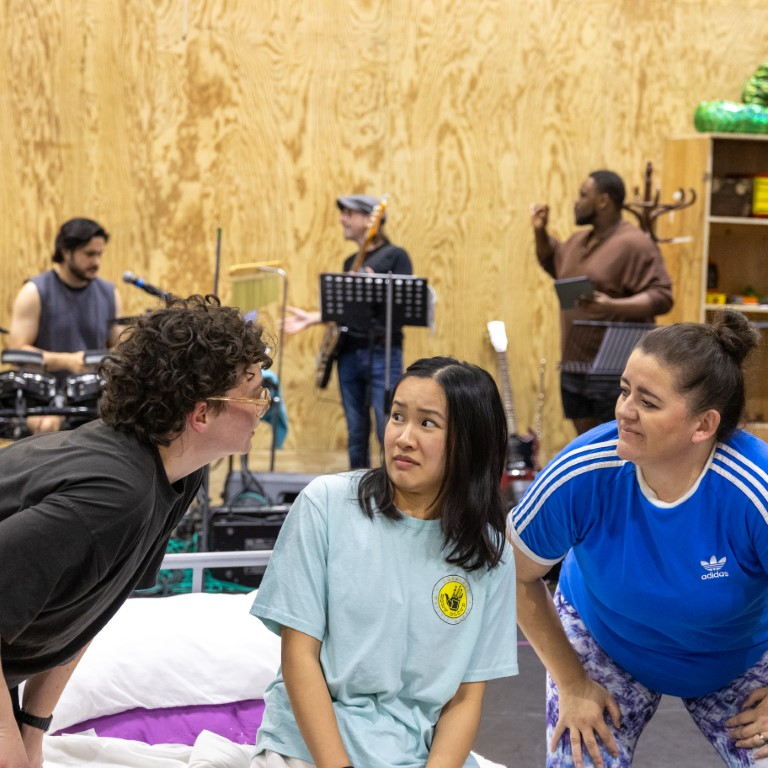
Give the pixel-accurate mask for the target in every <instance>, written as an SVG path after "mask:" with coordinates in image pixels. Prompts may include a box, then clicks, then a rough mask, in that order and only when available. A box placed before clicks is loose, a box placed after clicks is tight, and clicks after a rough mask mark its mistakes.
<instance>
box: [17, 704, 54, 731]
mask: <svg viewBox="0 0 768 768" xmlns="http://www.w3.org/2000/svg"><path fill="white" fill-rule="evenodd" d="M15 714H16V722H17V723H18V724H19V725H29V726H32V728H39V729H40V730H41V731H47V730H48V729H49V728H50V727H51V721H52V720H53V715H50V716H49V717H37V715H30V714H29V712H25V711H24V710H23V709H17V710H16V713H15Z"/></svg>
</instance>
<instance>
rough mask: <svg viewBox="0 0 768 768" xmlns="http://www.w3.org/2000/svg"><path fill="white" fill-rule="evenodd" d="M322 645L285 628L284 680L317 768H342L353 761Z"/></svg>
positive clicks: (283, 632)
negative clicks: (324, 665) (343, 735)
mask: <svg viewBox="0 0 768 768" xmlns="http://www.w3.org/2000/svg"><path fill="white" fill-rule="evenodd" d="M320 646H321V643H320V641H319V640H317V639H316V638H314V637H311V636H310V635H307V634H305V633H304V632H299V631H298V630H296V629H290V628H289V627H283V628H282V630H281V665H282V670H283V680H284V681H285V689H286V691H287V692H288V699H289V700H290V702H291V708H292V709H293V715H294V717H295V718H296V724H297V725H298V726H299V731H300V732H301V736H302V738H303V739H304V743H305V744H306V745H307V749H309V753H310V754H311V755H312V759H313V761H314V763H315V765H316V766H317V768H343V766H347V765H350V760H349V757H348V756H347V752H346V749H345V748H344V743H343V742H342V740H341V734H340V733H339V726H338V723H337V722H336V713H335V712H334V710H333V703H332V702H331V694H330V693H329V691H328V685H327V684H326V682H325V677H324V675H323V669H322V667H321V666H320Z"/></svg>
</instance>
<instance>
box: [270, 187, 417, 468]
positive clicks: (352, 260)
mask: <svg viewBox="0 0 768 768" xmlns="http://www.w3.org/2000/svg"><path fill="white" fill-rule="evenodd" d="M380 202H381V201H380V200H379V198H377V197H374V196H372V195H363V194H354V195H343V196H341V197H339V198H337V199H336V206H337V208H338V209H339V223H340V224H341V227H342V230H343V233H344V239H345V240H350V241H351V242H354V243H356V244H357V246H358V251H357V252H356V253H353V254H351V255H350V256H348V257H347V258H346V259H345V261H344V265H343V268H342V269H343V271H344V272H349V271H350V270H352V271H360V272H370V273H383V274H386V273H388V272H391V273H392V274H395V275H411V274H413V267H412V264H411V258H410V256H409V255H408V253H407V252H406V251H405V250H404V249H403V248H400V247H399V246H397V245H393V244H392V243H391V242H390V241H389V238H388V237H387V235H386V233H385V232H384V230H383V226H384V223H385V222H386V218H387V217H386V212H384V213H383V214H382V215H381V218H380V221H376V218H377V217H375V216H372V214H373V213H374V211H376V210H377V206H378V205H379V203H380ZM353 267H354V268H355V269H353ZM321 322H322V316H321V314H320V312H319V311H312V310H305V309H300V308H298V307H291V306H289V307H287V316H286V319H285V322H284V324H283V328H284V330H285V332H286V333H288V334H292V333H298V332H299V331H303V330H304V329H305V328H308V327H309V326H311V325H316V324H318V323H321ZM334 360H335V362H336V364H337V374H338V380H339V390H340V392H341V402H342V407H343V408H344V417H345V419H346V422H347V441H348V451H349V465H350V469H359V468H363V467H370V466H371V456H370V447H369V444H370V433H371V409H372V410H373V413H374V417H375V424H376V436H377V438H378V440H379V444H380V445H381V444H383V443H382V441H383V439H384V425H385V423H386V419H387V414H386V412H385V403H384V400H385V391H384V390H385V386H386V381H385V377H386V363H387V360H386V350H385V322H384V315H383V312H382V313H381V316H380V317H375V318H374V319H373V321H372V324H371V325H370V326H368V325H366V326H354V325H352V324H349V325H348V326H346V327H345V329H343V332H342V333H341V334H340V336H339V340H338V344H337V345H336V346H335V348H334V350H333V352H332V355H329V360H328V364H329V365H332V363H333V361H334ZM389 367H390V382H391V384H392V385H394V384H395V383H396V382H397V380H398V379H399V378H400V375H401V374H402V372H403V329H402V326H398V325H395V326H393V327H392V338H391V349H390V359H389Z"/></svg>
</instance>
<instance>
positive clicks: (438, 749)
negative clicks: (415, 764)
mask: <svg viewBox="0 0 768 768" xmlns="http://www.w3.org/2000/svg"><path fill="white" fill-rule="evenodd" d="M484 695H485V683H484V682H481V683H462V684H461V685H460V686H459V689H458V691H456V693H455V695H454V696H453V698H452V699H451V700H450V701H449V702H448V703H447V704H446V705H445V706H444V707H443V711H442V712H441V713H440V718H439V719H438V721H437V725H436V726H435V738H434V740H433V741H432V747H431V748H430V750H429V758H428V759H427V765H426V768H461V766H463V765H464V763H465V762H466V759H467V756H468V755H469V753H470V750H471V749H472V744H473V742H474V740H475V736H476V735H477V728H478V726H479V725H480V714H481V712H482V708H483V696H484Z"/></svg>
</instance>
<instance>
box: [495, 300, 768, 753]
mask: <svg viewBox="0 0 768 768" xmlns="http://www.w3.org/2000/svg"><path fill="white" fill-rule="evenodd" d="M758 341H759V335H758V332H757V331H756V330H755V328H754V327H753V326H752V325H751V324H750V323H749V322H748V321H747V320H746V319H745V318H744V316H743V315H742V314H741V313H739V312H735V311H732V310H726V311H725V312H722V313H720V314H719V315H718V316H717V317H716V318H715V320H714V322H712V323H711V324H709V325H706V324H702V325H699V324H694V323H682V324H678V325H672V326H666V327H660V328H656V329H654V330H653V331H651V332H649V333H648V334H647V335H646V336H644V337H643V339H642V340H641V341H640V342H639V344H638V346H637V347H636V348H635V350H634V351H633V352H632V355H631V356H630V358H629V360H628V362H627V366H626V369H625V371H624V375H623V376H622V379H621V385H620V393H619V397H618V401H617V404H616V422H611V423H610V424H605V425H602V426H600V427H597V428H596V429H594V430H592V431H590V432H588V433H586V434H585V435H582V436H580V437H579V438H577V439H576V440H575V441H574V442H573V443H571V445H569V446H568V447H567V448H566V449H565V450H564V451H563V452H562V453H561V454H560V455H559V456H557V457H556V458H555V459H554V460H553V461H552V462H550V464H549V465H548V466H547V467H546V468H545V469H544V470H543V471H542V472H541V473H540V474H539V476H538V477H537V479H536V481H535V483H534V484H533V485H532V486H531V488H530V489H529V491H528V493H527V494H526V496H525V497H524V498H523V500H522V501H521V502H520V504H519V505H518V506H517V507H516V508H515V509H514V510H513V511H512V512H511V513H510V515H509V519H508V534H509V538H510V539H511V541H512V542H513V544H514V545H515V548H516V561H517V571H518V582H519V589H518V612H519V613H518V620H519V624H520V627H521V628H522V630H523V631H524V632H525V634H526V636H527V637H528V639H529V640H530V642H531V644H532V645H533V647H534V648H535V649H536V652H537V653H538V655H539V657H540V658H541V660H542V661H543V663H544V665H545V667H546V668H547V671H548V673H549V674H548V680H547V730H548V737H549V744H550V749H551V750H552V751H551V752H550V753H549V755H548V761H547V765H548V766H550V767H551V768H555V767H557V768H560V767H561V766H573V765H576V766H581V765H582V764H583V765H591V764H594V765H597V766H603V765H605V766H621V767H622V768H623V767H625V766H629V765H631V762H632V756H633V753H634V748H635V745H636V743H637V739H638V737H639V736H640V733H641V732H642V730H643V728H644V727H645V725H646V724H647V723H648V721H649V720H650V718H651V716H652V715H653V713H654V712H655V711H656V708H657V707H658V704H659V700H660V698H661V695H662V694H669V695H673V696H679V697H681V698H682V699H683V701H684V703H685V706H686V708H687V709H688V711H689V712H690V714H691V716H692V717H693V719H694V721H695V722H696V724H697V726H698V727H699V729H700V730H701V731H702V733H703V734H704V735H705V736H706V737H707V738H708V739H709V741H710V742H711V743H712V745H713V746H714V747H715V749H716V750H717V751H718V753H719V754H720V756H721V757H722V759H723V761H724V762H725V764H726V765H729V766H752V765H757V764H758V763H756V762H755V761H756V760H759V761H760V763H762V760H761V758H768V746H766V745H768V688H766V687H765V686H766V685H768V653H767V652H768V446H766V444H765V443H764V442H762V441H761V440H759V439H757V438H756V437H754V436H752V435H750V434H747V433H746V432H743V431H741V430H739V429H737V425H738V423H739V421H740V419H741V418H742V413H743V410H744V404H745V395H744V378H743V373H742V363H743V361H744V359H745V357H746V355H747V353H748V352H749V351H750V350H751V349H753V348H754V347H755V346H756V345H757V343H758ZM566 554H567V557H566V559H565V561H564V563H563V568H562V573H561V577H560V583H559V588H558V590H557V592H556V593H555V596H554V605H553V601H552V598H551V597H550V595H549V592H548V590H547V588H546V586H545V585H544V582H543V581H542V578H541V577H543V576H544V574H545V573H546V572H547V571H548V570H549V569H550V568H551V567H552V565H553V564H555V563H556V562H558V561H559V560H560V559H562V557H563V556H564V555H566ZM585 753H588V755H587V754H585ZM589 756H591V757H592V760H590V759H589Z"/></svg>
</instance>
